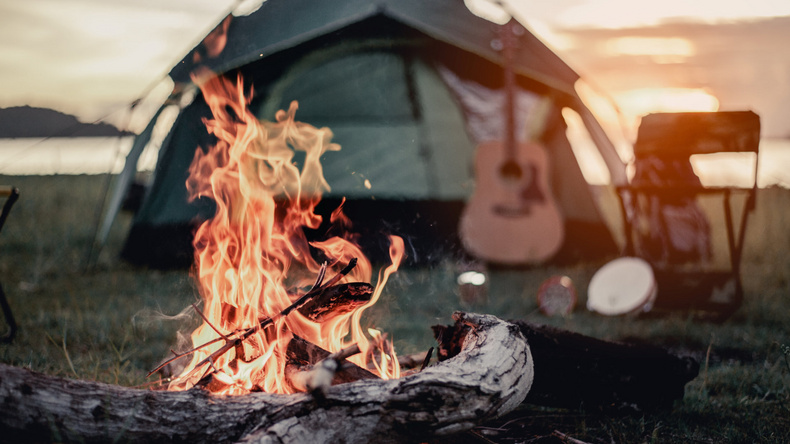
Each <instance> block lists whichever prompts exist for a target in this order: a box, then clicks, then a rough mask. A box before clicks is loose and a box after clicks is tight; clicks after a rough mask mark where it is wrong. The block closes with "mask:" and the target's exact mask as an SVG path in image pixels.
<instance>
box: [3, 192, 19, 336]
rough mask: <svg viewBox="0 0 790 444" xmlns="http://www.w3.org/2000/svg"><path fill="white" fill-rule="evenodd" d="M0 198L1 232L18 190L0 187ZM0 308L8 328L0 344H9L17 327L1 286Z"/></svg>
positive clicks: (17, 196) (16, 197)
mask: <svg viewBox="0 0 790 444" xmlns="http://www.w3.org/2000/svg"><path fill="white" fill-rule="evenodd" d="M0 196H5V197H6V198H7V199H6V201H5V204H4V205H3V211H2V212H1V213H0V230H2V229H3V225H5V220H6V219H7V218H8V213H9V212H10V211H11V207H12V206H13V205H14V202H16V200H17V199H18V198H19V189H17V188H14V187H0ZM0 308H2V310H3V316H5V320H6V322H7V323H8V328H9V330H8V333H6V334H5V335H3V336H1V337H0V342H5V343H10V342H11V341H13V340H14V337H15V336H16V330H17V326H16V320H15V319H14V314H13V313H12V312H11V306H10V305H8V300H7V299H6V297H5V292H4V291H3V286H2V285H0Z"/></svg>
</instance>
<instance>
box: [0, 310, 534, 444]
mask: <svg viewBox="0 0 790 444" xmlns="http://www.w3.org/2000/svg"><path fill="white" fill-rule="evenodd" d="M453 317H454V318H455V319H456V322H459V323H461V324H463V325H467V326H469V327H470V329H469V331H468V334H467V335H466V336H465V338H464V340H463V345H462V348H461V351H460V353H458V354H457V355H456V356H455V357H453V358H452V359H448V360H446V361H444V362H441V363H438V364H436V365H433V366H430V367H428V368H426V369H425V370H424V371H422V372H419V373H415V374H411V375H408V376H404V377H402V378H399V379H394V380H373V379H368V380H362V381H356V382H351V383H347V384H340V385H336V386H332V387H330V388H329V389H327V390H326V393H325V396H322V397H321V398H316V397H313V396H311V395H309V394H305V393H302V394H294V395H275V394H267V393H251V394H248V395H243V396H216V395H211V394H209V393H208V392H206V391H204V390H202V389H191V390H187V391H182V392H173V391H150V390H140V389H132V388H124V387H119V386H113V385H108V384H102V383H97V382H91V381H81V380H69V379H64V378H60V377H53V376H48V375H44V374H41V373H36V372H33V371H30V370H26V369H22V368H17V367H11V366H7V365H2V364H0V398H1V399H3V402H2V404H1V405H0V436H1V437H2V439H3V440H8V441H24V442H52V441H64V442H71V441H82V442H107V441H121V442H123V441H127V442H128V441H135V442H177V441H182V442H183V441H188V442H206V441H211V442H239V441H243V442H256V443H269V442H273V443H274V442H277V443H283V442H285V443H287V442H404V441H413V440H427V439H431V438H432V437H435V436H442V435H447V434H451V433H455V432H459V431H463V430H467V429H469V428H471V427H473V426H475V425H477V424H480V423H482V422H484V421H485V420H487V419H490V418H493V417H495V416H499V415H502V414H505V413H507V412H509V411H511V410H513V409H514V408H516V407H517V406H518V405H519V404H521V402H522V401H523V400H524V398H525V397H526V396H527V392H528V391H529V389H530V386H531V384H532V376H533V370H532V368H533V362H532V357H531V354H530V350H529V346H528V345H527V342H526V340H525V339H524V336H523V335H522V334H521V332H520V331H519V329H518V327H516V326H515V325H513V324H511V323H507V322H504V321H502V320H500V319H497V318H495V317H493V316H489V315H477V314H467V313H455V314H454V315H453Z"/></svg>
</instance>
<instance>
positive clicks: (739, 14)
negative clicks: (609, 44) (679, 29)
mask: <svg viewBox="0 0 790 444" xmlns="http://www.w3.org/2000/svg"><path fill="white" fill-rule="evenodd" d="M788 15H790V2H787V1H776V0H751V1H721V0H695V1H688V0H661V1H657V2H656V1H650V2H647V1H634V0H588V1H583V2H579V3H578V4H575V5H572V6H569V7H568V8H567V9H566V10H564V11H562V12H561V13H560V14H559V15H558V16H557V18H556V22H557V26H559V27H566V28H577V27H604V28H623V27H637V26H654V25H658V24H660V23H664V22H669V21H695V22H705V23H721V22H733V21H743V20H749V19H757V18H767V17H777V16H788Z"/></svg>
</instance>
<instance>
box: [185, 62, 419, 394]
mask: <svg viewBox="0 0 790 444" xmlns="http://www.w3.org/2000/svg"><path fill="white" fill-rule="evenodd" d="M200 88H201V91H202V92H203V96H204V98H205V100H206V103H207V104H208V105H209V107H210V108H211V111H212V113H213V116H214V118H213V120H208V119H206V120H205V124H206V127H207V129H208V131H209V132H210V133H212V134H214V135H215V136H216V138H217V139H218V142H217V144H216V145H215V146H214V147H211V148H210V149H208V150H203V149H200V148H199V149H198V150H197V151H196V152H195V157H194V159H193V161H192V165H191V166H190V175H189V178H188V179H187V189H188V190H189V193H190V196H191V198H192V199H195V198H198V197H203V196H207V197H210V198H212V199H214V201H215V202H216V206H217V210H216V214H215V216H214V217H213V218H212V219H210V220H208V221H206V222H204V223H203V224H202V225H201V226H200V227H199V228H198V230H197V231H196V233H195V239H194V246H195V259H196V267H195V277H196V280H197V282H198V285H199V291H200V294H201V297H202V299H203V303H204V306H203V315H204V317H205V320H206V322H204V323H203V324H202V325H201V326H200V327H198V328H197V329H196V330H195V331H194V332H193V333H192V342H193V345H194V346H195V347H198V346H200V345H203V344H206V343H209V342H212V341H213V343H211V344H210V345H208V346H206V347H203V348H200V349H198V350H197V351H195V353H194V354H193V355H192V360H191V362H190V363H189V364H188V365H187V366H186V368H185V369H184V370H183V372H182V373H181V376H179V377H178V378H176V379H175V380H174V381H173V382H172V383H171V385H170V389H176V390H177V389H186V388H189V387H192V386H194V385H195V384H196V383H198V382H199V381H200V380H201V379H202V378H203V376H204V375H205V374H209V373H211V374H212V378H211V379H212V381H211V383H210V385H209V388H210V389H211V390H212V391H216V392H219V393H225V394H238V393H246V392H249V391H252V390H263V391H267V392H273V393H291V392H293V391H294V390H295V388H294V387H293V386H292V385H291V384H290V383H289V382H288V381H287V378H286V377H285V364H286V360H285V349H286V347H287V345H288V343H289V341H290V339H291V338H292V337H293V335H298V336H300V337H301V338H303V339H305V340H307V341H310V342H312V343H314V344H316V345H319V346H321V347H322V348H324V349H326V350H328V351H329V352H336V351H338V350H340V349H342V348H344V347H346V346H348V345H351V344H354V343H356V344H358V345H359V347H360V349H361V351H362V353H361V354H360V355H357V356H354V357H351V358H349V360H350V361H352V362H355V363H357V364H358V365H361V366H363V367H367V368H369V369H370V370H371V371H373V372H374V373H377V374H378V375H379V376H381V377H382V378H394V377H398V376H399V373H400V368H399V366H398V360H397V357H396V355H395V352H394V350H393V348H392V346H391V344H390V343H388V342H386V341H384V340H383V339H382V338H381V337H380V336H378V337H374V338H373V340H372V341H371V340H369V339H368V338H367V337H366V336H365V335H364V334H363V331H362V328H361V326H360V318H361V315H362V312H363V311H364V310H365V309H367V308H368V307H370V306H371V305H372V304H374V303H375V302H376V300H378V298H379V296H380V295H381V291H382V288H383V286H384V284H385V283H386V281H387V279H388V277H389V276H390V275H391V274H392V273H393V272H394V271H396V270H397V268H398V264H399V263H400V260H401V259H402V256H403V251H404V248H403V241H402V240H401V239H400V238H398V237H395V236H393V237H392V238H391V241H392V244H391V248H390V254H391V257H392V265H390V266H389V267H387V269H386V270H384V271H383V272H380V273H379V279H378V282H377V286H376V289H375V290H374V292H373V297H372V298H371V300H370V301H369V302H368V303H367V304H365V305H363V306H362V307H360V308H358V309H356V310H354V311H352V312H350V313H346V314H342V315H339V316H336V317H333V318H332V319H330V320H328V321H324V322H321V323H318V322H314V321H312V320H310V319H308V318H307V317H305V316H303V315H302V314H301V313H299V311H298V310H293V311H291V312H289V313H288V315H287V316H280V314H281V313H282V312H283V310H284V309H286V308H287V307H288V306H289V305H291V304H292V303H293V302H294V300H296V298H297V295H296V294H295V293H300V294H302V293H304V292H306V290H307V289H308V288H309V287H310V284H312V283H313V281H314V280H315V279H316V278H315V276H316V275H317V274H318V273H319V271H320V269H321V266H320V265H319V264H318V262H317V261H316V260H315V259H314V258H313V254H312V252H313V251H311V247H312V248H313V249H316V250H317V251H320V253H321V254H322V255H323V256H324V257H326V258H327V264H328V270H327V276H332V275H333V273H334V272H336V271H337V270H339V269H340V268H343V267H344V266H345V265H346V264H348V263H349V262H350V261H351V260H352V259H353V258H358V262H357V266H356V267H355V268H354V269H353V270H352V271H351V272H350V273H349V274H348V275H347V276H345V277H344V278H343V280H342V281H341V282H370V278H371V268H372V267H371V264H370V262H369V260H367V259H366V258H365V256H364V255H363V253H362V251H361V250H360V248H359V247H358V246H357V245H355V244H354V243H352V242H351V241H350V240H348V239H344V238H340V237H333V238H330V239H327V240H325V241H322V242H313V243H308V241H307V239H306V237H305V235H304V233H303V228H305V227H306V228H312V229H315V228H318V226H319V225H320V223H321V217H320V216H319V215H317V214H315V213H314V209H315V206H316V205H317V204H318V202H319V201H320V199H321V195H322V193H323V192H324V191H328V190H329V185H328V184H327V182H326V180H325V179H324V177H323V171H322V167H321V163H320V160H319V159H320V157H321V155H323V154H324V153H326V152H327V151H337V150H339V149H340V146H339V145H337V144H334V143H331V142H330V140H331V139H332V132H331V130H329V129H328V128H315V127H313V126H311V125H308V124H306V123H301V122H297V121H296V120H295V113H296V110H297V108H298V105H297V103H296V102H292V103H291V106H290V108H289V109H288V111H283V110H281V111H279V112H278V113H277V115H276V122H266V121H259V120H258V119H257V118H256V117H255V115H254V114H253V113H252V112H251V111H250V110H249V108H248V105H249V103H250V98H249V97H251V96H252V94H251V92H250V94H249V96H248V95H246V94H245V92H244V87H243V82H242V79H241V77H238V78H237V79H236V82H235V83H234V82H233V81H231V80H228V79H226V78H224V77H221V76H214V77H211V78H209V79H208V80H206V81H205V82H203V83H202V84H201V85H200ZM296 151H302V152H304V153H305V154H304V160H303V161H302V167H301V170H300V169H299V168H298V166H297V164H296V162H295V161H294V154H295V152H296ZM336 218H337V219H344V218H345V216H342V215H341V213H340V209H338V210H336V212H335V213H333V215H332V219H333V220H334V219H336ZM349 237H350V236H349ZM292 293H294V294H292ZM267 318H271V320H272V321H273V322H272V325H270V326H269V327H267V328H264V329H259V330H257V331H255V332H254V333H253V334H251V335H249V337H245V338H244V339H243V340H242V341H235V345H234V344H233V341H230V340H231V339H234V338H236V339H238V337H239V334H238V333H239V332H240V331H245V330H249V329H250V328H254V327H255V326H257V325H259V324H260V322H261V320H263V319H267ZM223 347H225V348H224V349H223ZM220 349H222V350H220ZM218 350H219V352H218Z"/></svg>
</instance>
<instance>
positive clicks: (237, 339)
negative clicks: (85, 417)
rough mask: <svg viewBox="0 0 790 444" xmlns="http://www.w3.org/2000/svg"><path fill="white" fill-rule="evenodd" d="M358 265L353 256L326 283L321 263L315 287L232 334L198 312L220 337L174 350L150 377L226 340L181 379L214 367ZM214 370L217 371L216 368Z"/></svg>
mask: <svg viewBox="0 0 790 444" xmlns="http://www.w3.org/2000/svg"><path fill="white" fill-rule="evenodd" d="M356 265H357V258H352V259H351V260H350V261H349V262H348V265H346V266H345V267H344V268H343V269H342V270H340V272H339V273H338V274H336V275H335V276H333V277H332V278H331V279H329V280H328V281H327V282H325V283H324V282H323V280H324V276H325V274H326V263H324V264H323V265H321V270H320V271H319V273H318V277H317V278H316V281H315V283H314V284H313V287H312V288H311V289H310V290H309V291H308V292H307V293H305V294H304V295H302V296H301V297H300V298H299V299H297V300H296V301H294V302H293V303H292V304H291V305H289V306H288V307H286V308H285V309H283V310H282V311H281V312H280V313H278V314H276V315H275V316H273V317H267V318H263V319H261V320H260V322H259V323H258V324H257V325H255V326H253V327H250V328H247V329H244V330H240V331H235V332H233V333H231V334H230V335H224V334H222V333H221V332H220V331H219V330H217V328H216V327H214V326H213V325H212V324H211V323H210V322H208V320H207V319H206V318H205V316H203V314H202V313H200V312H199V311H198V313H199V314H200V315H201V317H203V319H204V320H205V321H206V323H208V325H209V326H210V327H211V328H212V329H213V330H214V331H216V332H217V334H219V335H220V337H218V338H214V339H212V340H210V341H208V342H206V343H204V344H201V345H198V346H197V347H194V348H192V349H190V350H187V351H186V352H183V353H176V352H175V351H173V354H174V356H173V357H172V358H170V359H167V360H166V361H164V362H162V363H161V364H159V366H157V367H156V368H155V369H153V370H151V371H150V372H148V375H147V377H150V376H151V375H153V374H154V373H156V372H158V371H159V370H161V369H162V368H164V366H166V365H167V364H170V363H171V362H173V361H176V360H178V359H180V358H183V357H185V356H188V355H191V354H192V353H194V352H196V351H198V350H200V349H201V348H204V347H207V346H209V345H211V344H213V343H215V342H219V341H225V344H224V345H223V346H222V347H220V348H219V349H218V350H217V351H215V352H213V353H212V354H210V355H209V356H208V357H206V358H205V359H204V360H202V361H200V362H199V363H198V364H197V365H196V366H195V367H194V368H193V369H192V371H190V372H189V373H187V374H186V375H183V376H182V377H180V378H179V379H188V378H189V377H191V376H192V375H193V374H194V373H196V372H197V370H199V369H201V368H203V366H204V365H205V364H210V368H211V367H213V366H214V361H215V360H216V359H217V358H219V357H220V356H222V355H224V354H225V353H227V352H228V351H229V350H230V349H232V348H234V347H236V346H238V345H239V344H241V342H242V341H244V340H245V339H247V338H249V337H250V336H252V335H253V334H255V333H257V332H259V331H260V330H261V329H263V328H266V327H267V326H269V325H272V324H273V323H274V321H276V320H277V319H279V318H281V317H284V316H288V315H289V314H290V313H291V312H292V311H294V310H296V309H298V308H299V307H301V306H303V305H304V304H306V303H307V302H308V301H310V300H311V299H313V298H314V297H316V296H318V295H320V294H321V293H322V292H323V291H324V290H326V289H327V288H329V287H331V286H333V285H335V284H336V283H337V282H338V281H340V279H342V278H343V277H344V276H346V275H347V274H348V273H350V272H351V270H353V269H354V267H356ZM171 351H172V350H171ZM214 371H215V372H216V369H215V370H214ZM208 374H209V372H207V373H206V374H205V375H203V377H205V376H208ZM201 379H202V378H201Z"/></svg>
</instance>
